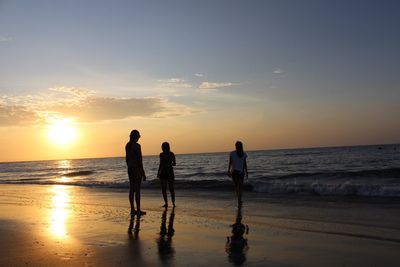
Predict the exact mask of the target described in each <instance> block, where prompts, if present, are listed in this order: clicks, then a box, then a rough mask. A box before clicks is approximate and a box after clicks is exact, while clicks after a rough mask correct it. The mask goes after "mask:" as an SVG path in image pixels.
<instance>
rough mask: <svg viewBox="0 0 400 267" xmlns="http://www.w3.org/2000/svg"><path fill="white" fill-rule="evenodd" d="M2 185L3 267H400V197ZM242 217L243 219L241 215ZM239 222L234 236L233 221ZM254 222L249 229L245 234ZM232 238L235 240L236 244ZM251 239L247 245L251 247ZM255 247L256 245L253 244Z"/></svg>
mask: <svg viewBox="0 0 400 267" xmlns="http://www.w3.org/2000/svg"><path fill="white" fill-rule="evenodd" d="M127 197H128V196H127V192H126V190H113V189H95V188H85V187H76V186H62V185H48V186H47V185H1V187H0V246H1V250H0V251H1V252H0V256H1V257H0V265H1V266H27V265H28V266H75V265H76V266H129V265H135V266H207V265H208V266H211V265H212V266H232V265H244V266H399V264H400V254H399V253H398V251H399V249H400V215H399V212H398V211H399V208H400V200H398V199H380V198H337V197H318V196H294V195H292V196H266V195H265V194H257V193H245V196H244V206H243V208H242V209H241V210H238V209H237V207H236V206H235V196H234V194H233V192H220V191H218V192H216V191H215V192H204V191H203V192H199V191H183V192H179V191H178V192H177V207H176V209H174V210H173V209H172V208H169V209H168V210H164V209H163V208H161V205H162V204H163V203H162V202H163V201H162V197H161V193H160V192H157V191H151V190H144V191H143V193H142V206H143V209H144V210H146V211H147V214H146V215H144V216H142V217H140V218H137V217H134V218H133V220H131V218H130V216H129V208H128V198H127ZM238 215H239V216H238ZM238 222H240V223H241V224H242V226H243V227H244V228H241V224H236V226H239V227H238V228H235V230H234V231H233V232H235V233H236V234H233V233H232V225H233V224H235V223H238ZM246 226H248V233H246V230H247V229H246ZM228 238H229V241H230V243H229V244H227V240H228ZM246 240H247V241H246ZM246 242H247V245H246Z"/></svg>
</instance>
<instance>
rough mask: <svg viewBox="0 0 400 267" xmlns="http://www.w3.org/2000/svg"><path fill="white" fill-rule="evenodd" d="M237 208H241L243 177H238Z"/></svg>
mask: <svg viewBox="0 0 400 267" xmlns="http://www.w3.org/2000/svg"><path fill="white" fill-rule="evenodd" d="M238 178H239V179H238V206H239V207H241V206H242V192H243V180H244V176H243V175H240V176H239V177H238Z"/></svg>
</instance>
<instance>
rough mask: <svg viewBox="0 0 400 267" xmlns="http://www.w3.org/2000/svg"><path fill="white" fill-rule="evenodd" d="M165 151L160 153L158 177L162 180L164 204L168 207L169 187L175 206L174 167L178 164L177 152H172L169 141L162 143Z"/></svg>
mask: <svg viewBox="0 0 400 267" xmlns="http://www.w3.org/2000/svg"><path fill="white" fill-rule="evenodd" d="M161 149H162V151H163V152H161V153H160V165H159V167H158V173H157V177H158V178H159V179H160V181H161V190H162V195H163V198H164V206H163V207H165V208H167V207H168V199H167V187H168V188H169V192H170V194H171V200H172V205H173V206H174V207H175V190H174V180H175V174H174V167H173V166H175V165H176V161H175V154H174V153H173V152H171V149H170V146H169V143H167V142H164V143H162V145H161Z"/></svg>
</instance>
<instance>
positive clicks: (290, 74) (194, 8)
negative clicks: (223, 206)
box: [0, 0, 400, 161]
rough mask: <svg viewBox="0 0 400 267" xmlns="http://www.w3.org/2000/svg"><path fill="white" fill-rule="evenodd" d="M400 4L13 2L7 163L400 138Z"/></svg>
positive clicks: (1, 156)
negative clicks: (165, 146) (130, 148)
mask: <svg viewBox="0 0 400 267" xmlns="http://www.w3.org/2000/svg"><path fill="white" fill-rule="evenodd" d="M399 14H400V2H399V1H323V0H321V1H320V0H318V1H294V0H293V1H285V0H282V1H280V0H279V1H218V0H212V1H206V0H202V1H149V0H145V1H54V0H49V1H42V0H39V1H18V0H9V1H7V0H3V1H2V0H0V146H1V153H0V161H20V160H41V159H63V158H84V157H107V156H123V155H124V145H125V143H126V142H127V141H128V135H129V132H130V131H131V130H132V129H138V130H139V131H140V132H141V135H142V138H141V139H140V143H141V144H142V149H143V153H144V154H146V155H151V154H157V153H159V152H160V146H161V143H162V142H163V141H168V142H170V144H171V149H172V150H173V151H174V152H175V153H196V152H213V151H228V150H232V149H233V148H234V142H235V141H236V140H242V141H243V142H244V145H245V149H246V150H259V149H275V148H293V147H316V146H340V145H359V144H383V143H399V142H400V123H399V121H400V120H399V117H400V73H399V70H400V31H399V25H400V16H399Z"/></svg>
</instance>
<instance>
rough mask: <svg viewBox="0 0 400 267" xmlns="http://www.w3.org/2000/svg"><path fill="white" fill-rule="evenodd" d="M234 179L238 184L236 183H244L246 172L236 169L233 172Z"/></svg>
mask: <svg viewBox="0 0 400 267" xmlns="http://www.w3.org/2000/svg"><path fill="white" fill-rule="evenodd" d="M232 180H233V182H234V183H235V184H236V183H239V182H240V183H243V180H244V173H243V172H240V171H237V170H234V171H233V172H232Z"/></svg>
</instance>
